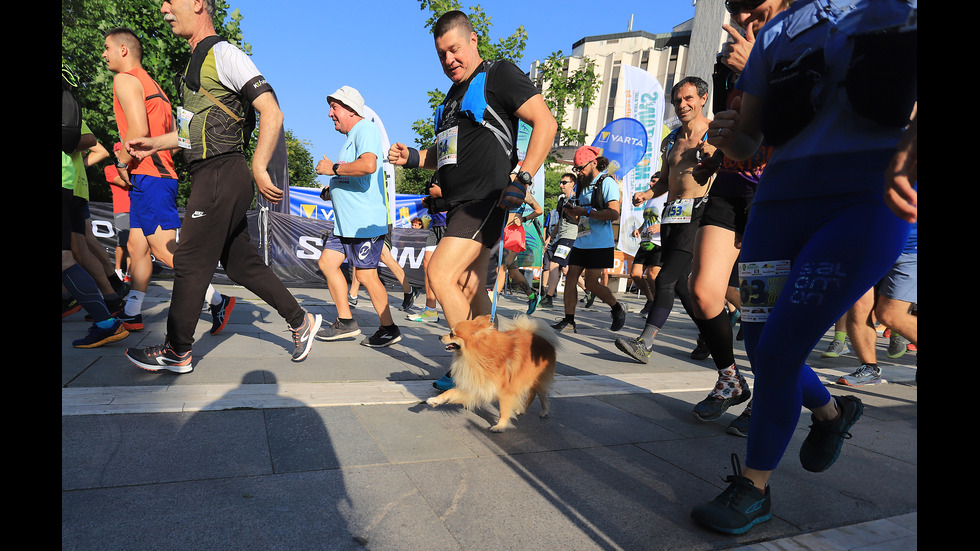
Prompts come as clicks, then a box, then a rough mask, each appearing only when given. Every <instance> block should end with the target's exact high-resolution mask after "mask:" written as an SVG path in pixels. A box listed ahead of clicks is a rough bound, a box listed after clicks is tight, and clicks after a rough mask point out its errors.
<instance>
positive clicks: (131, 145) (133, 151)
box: [126, 137, 159, 161]
mask: <svg viewBox="0 0 980 551" xmlns="http://www.w3.org/2000/svg"><path fill="white" fill-rule="evenodd" d="M157 151H159V146H158V144H157V140H155V139H154V138H150V137H144V138H135V139H132V140H129V141H127V142H126V152H127V153H129V154H130V155H132V156H133V157H135V158H136V159H139V160H141V161H142V160H143V159H145V158H147V157H149V156H150V155H153V154H154V153H156V152H157Z"/></svg>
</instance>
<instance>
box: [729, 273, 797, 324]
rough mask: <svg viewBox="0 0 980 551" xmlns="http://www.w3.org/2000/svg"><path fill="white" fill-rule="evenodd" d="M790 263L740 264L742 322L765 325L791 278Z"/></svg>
mask: <svg viewBox="0 0 980 551" xmlns="http://www.w3.org/2000/svg"><path fill="white" fill-rule="evenodd" d="M789 270H790V261H789V260H776V261H772V262H739V263H738V279H739V295H740V296H741V299H742V321H746V322H757V323H763V322H765V321H766V320H767V319H769V313H770V312H771V311H772V308H773V306H775V304H776V301H777V300H778V299H779V295H780V294H781V293H782V291H783V287H785V286H786V280H787V278H788V277H789Z"/></svg>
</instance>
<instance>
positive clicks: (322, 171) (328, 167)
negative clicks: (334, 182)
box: [316, 155, 337, 176]
mask: <svg viewBox="0 0 980 551" xmlns="http://www.w3.org/2000/svg"><path fill="white" fill-rule="evenodd" d="M316 173H317V174H319V175H321V176H336V175H337V174H336V173H335V172H334V171H333V161H331V160H330V159H329V158H327V156H326V155H324V156H323V158H322V159H320V161H319V162H318V163H317V164H316Z"/></svg>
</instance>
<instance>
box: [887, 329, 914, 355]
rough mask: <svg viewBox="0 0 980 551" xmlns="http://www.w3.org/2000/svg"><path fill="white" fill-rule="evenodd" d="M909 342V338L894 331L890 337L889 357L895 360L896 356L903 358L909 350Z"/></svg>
mask: <svg viewBox="0 0 980 551" xmlns="http://www.w3.org/2000/svg"><path fill="white" fill-rule="evenodd" d="M909 344H910V343H909V341H908V339H906V338H905V337H903V336H901V335H899V334H898V333H894V332H893V333H892V336H891V337H890V338H889V339H888V357H889V358H891V359H893V360H894V359H895V358H901V357H902V356H904V355H905V352H907V351H908V345H909Z"/></svg>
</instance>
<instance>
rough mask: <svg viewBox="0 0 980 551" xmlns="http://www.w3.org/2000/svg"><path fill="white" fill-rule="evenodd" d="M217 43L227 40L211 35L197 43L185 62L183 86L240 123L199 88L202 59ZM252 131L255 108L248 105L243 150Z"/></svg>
mask: <svg viewBox="0 0 980 551" xmlns="http://www.w3.org/2000/svg"><path fill="white" fill-rule="evenodd" d="M219 42H227V40H226V39H225V38H222V37H220V36H218V35H211V36H209V37H207V38H205V39H204V40H201V42H199V43H198V45H197V47H195V48H194V53H192V54H191V59H190V60H189V61H188V62H187V68H186V69H185V70H184V74H183V79H184V85H185V86H187V89H188V90H191V91H192V92H201V93H202V94H204V95H205V96H207V98H208V99H209V100H211V102H212V103H214V104H215V105H217V106H218V107H219V108H221V110H222V111H224V112H225V113H227V114H228V116H230V117H231V118H233V119H235V120H236V121H240V120H241V119H240V118H239V117H237V116H236V115H235V114H234V113H232V112H231V110H230V109H228V107H227V106H225V104H223V103H221V102H220V101H218V99H217V98H215V97H214V96H212V95H211V93H210V92H208V91H207V90H205V89H204V88H201V65H203V64H204V59H205V58H207V56H208V52H210V51H211V48H213V47H214V45H215V44H217V43H219ZM178 77H180V75H178ZM177 91H178V92H179V91H180V83H179V82H178V83H177ZM235 95H238V92H235ZM239 97H241V96H239ZM254 130H255V108H254V107H252V104H251V103H249V104H248V106H247V107H246V108H245V123H244V129H243V131H242V134H244V139H245V144H244V149H248V144H249V141H250V140H251V139H252V132H253V131H254Z"/></svg>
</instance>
